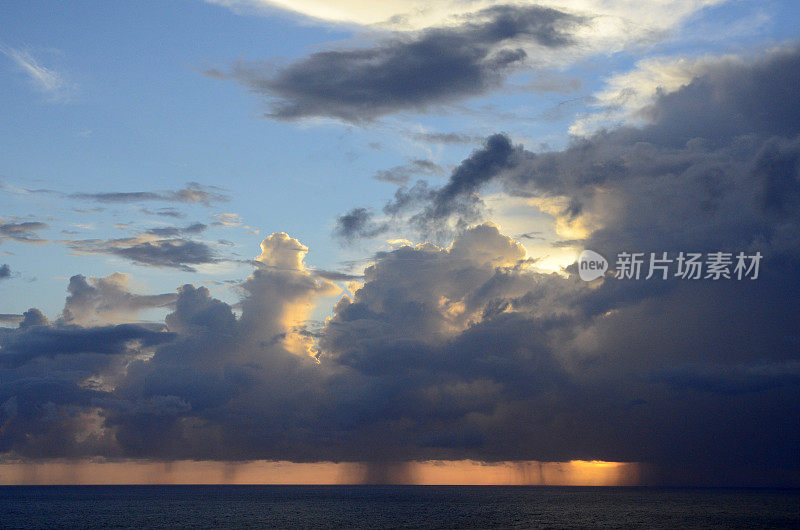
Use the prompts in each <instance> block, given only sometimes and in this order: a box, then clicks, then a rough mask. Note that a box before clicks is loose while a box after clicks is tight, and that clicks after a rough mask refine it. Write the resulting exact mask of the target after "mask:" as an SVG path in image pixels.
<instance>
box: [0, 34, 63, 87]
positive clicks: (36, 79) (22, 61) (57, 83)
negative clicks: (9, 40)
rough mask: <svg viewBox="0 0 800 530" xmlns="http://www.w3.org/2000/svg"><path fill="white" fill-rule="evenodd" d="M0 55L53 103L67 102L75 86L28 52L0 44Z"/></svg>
mask: <svg viewBox="0 0 800 530" xmlns="http://www.w3.org/2000/svg"><path fill="white" fill-rule="evenodd" d="M0 53H2V54H3V55H5V56H6V57H8V58H9V59H11V60H12V61H13V62H14V64H16V65H17V67H18V68H19V69H20V70H21V71H22V72H24V73H25V75H27V76H28V79H29V80H30V81H31V84H32V85H33V86H34V87H35V88H36V89H37V90H39V91H40V92H43V93H45V94H47V95H48V96H49V97H50V98H51V99H52V100H53V101H64V100H67V99H69V97H70V95H71V94H72V93H73V92H74V91H75V88H76V86H75V85H74V84H72V83H70V82H69V81H67V79H66V78H65V77H64V74H62V73H60V72H58V71H56V70H54V69H52V68H48V67H46V66H44V65H42V64H41V63H40V62H39V61H38V60H37V59H36V58H34V57H33V56H32V55H31V54H30V53H29V52H28V51H25V50H20V49H16V48H11V47H10V46H6V45H4V44H2V43H0Z"/></svg>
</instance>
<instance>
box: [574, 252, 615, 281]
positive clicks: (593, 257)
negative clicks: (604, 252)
mask: <svg viewBox="0 0 800 530" xmlns="http://www.w3.org/2000/svg"><path fill="white" fill-rule="evenodd" d="M607 270H608V261H607V260H606V258H604V257H603V256H601V255H600V254H598V253H597V252H595V251H594V250H584V251H583V252H581V255H580V256H578V276H580V277H581V280H583V281H585V282H590V281H592V280H596V279H597V278H599V277H601V276H602V275H603V274H605V273H606V271H607Z"/></svg>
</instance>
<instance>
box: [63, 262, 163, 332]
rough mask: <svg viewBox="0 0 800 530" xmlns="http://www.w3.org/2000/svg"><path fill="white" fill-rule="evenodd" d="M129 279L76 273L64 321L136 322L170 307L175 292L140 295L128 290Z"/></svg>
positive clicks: (86, 323) (121, 275) (92, 323)
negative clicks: (155, 310)
mask: <svg viewBox="0 0 800 530" xmlns="http://www.w3.org/2000/svg"><path fill="white" fill-rule="evenodd" d="M129 281H130V276H129V275H128V274H123V273H120V272H115V273H113V274H110V275H108V276H105V277H102V278H88V279H87V278H86V277H85V276H83V275H80V274H77V275H75V276H73V277H71V278H70V279H69V286H68V287H67V292H68V293H69V295H68V296H67V300H66V303H65V305H64V310H63V312H62V317H61V321H62V322H63V323H68V324H80V325H84V326H85V325H97V324H98V323H102V324H119V323H123V322H130V321H132V320H133V321H135V320H137V317H138V313H139V311H141V310H144V309H151V308H163V307H169V306H171V305H172V304H174V303H175V300H176V298H177V297H176V296H175V294H174V293H167V294H158V295H138V294H134V293H131V292H130V291H129V290H128V284H129Z"/></svg>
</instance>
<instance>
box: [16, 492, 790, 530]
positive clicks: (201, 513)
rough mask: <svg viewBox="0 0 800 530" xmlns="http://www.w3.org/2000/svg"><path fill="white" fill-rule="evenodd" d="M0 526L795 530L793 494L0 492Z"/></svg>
mask: <svg viewBox="0 0 800 530" xmlns="http://www.w3.org/2000/svg"><path fill="white" fill-rule="evenodd" d="M0 527H2V528H187V527H188V528H286V529H289V528H687V527H691V528H800V490H785V489H784V490H781V489H667V488H590V487H586V488H583V487H542V486H530V487H528V486H507V487H506V486H0Z"/></svg>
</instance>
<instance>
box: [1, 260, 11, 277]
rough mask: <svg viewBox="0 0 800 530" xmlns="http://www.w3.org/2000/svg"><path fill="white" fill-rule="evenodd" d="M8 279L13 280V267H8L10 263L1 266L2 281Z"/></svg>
mask: <svg viewBox="0 0 800 530" xmlns="http://www.w3.org/2000/svg"><path fill="white" fill-rule="evenodd" d="M7 278H11V267H9V266H8V263H4V264H3V265H0V280H5V279H7Z"/></svg>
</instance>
